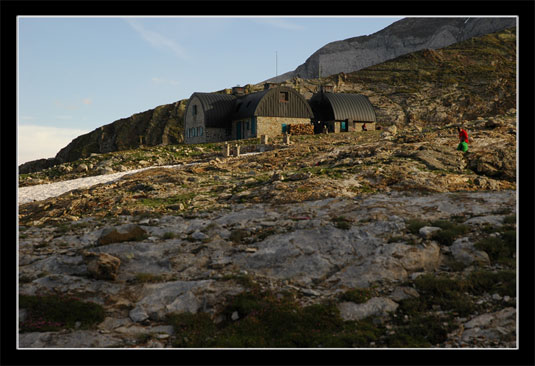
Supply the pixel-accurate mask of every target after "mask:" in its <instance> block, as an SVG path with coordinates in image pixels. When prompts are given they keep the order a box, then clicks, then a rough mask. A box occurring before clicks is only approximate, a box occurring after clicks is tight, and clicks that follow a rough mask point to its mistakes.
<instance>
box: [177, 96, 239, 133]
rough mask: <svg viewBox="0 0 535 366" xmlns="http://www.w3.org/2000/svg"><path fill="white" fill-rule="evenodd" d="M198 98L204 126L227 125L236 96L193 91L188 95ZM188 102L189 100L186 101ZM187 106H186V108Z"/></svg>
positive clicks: (219, 126) (223, 126) (222, 126)
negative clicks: (202, 112)
mask: <svg viewBox="0 0 535 366" xmlns="http://www.w3.org/2000/svg"><path fill="white" fill-rule="evenodd" d="M194 96H196V97H197V98H199V100H200V101H201V104H202V108H203V111H204V120H205V126H206V127H217V128H225V127H227V125H228V123H229V121H230V117H231V115H232V112H233V111H234V102H235V101H236V97H235V96H234V95H230V94H216V93H193V94H192V95H191V97H190V99H189V100H190V101H191V100H192V98H193V97H194ZM188 104H189V101H188ZM187 108H188V106H186V109H187Z"/></svg>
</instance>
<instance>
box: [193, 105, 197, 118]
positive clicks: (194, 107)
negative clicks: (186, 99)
mask: <svg viewBox="0 0 535 366" xmlns="http://www.w3.org/2000/svg"><path fill="white" fill-rule="evenodd" d="M193 115H194V116H196V115H197V106H196V105H194V106H193Z"/></svg>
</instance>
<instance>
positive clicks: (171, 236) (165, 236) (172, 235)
mask: <svg viewBox="0 0 535 366" xmlns="http://www.w3.org/2000/svg"><path fill="white" fill-rule="evenodd" d="M176 237H178V235H177V234H176V233H173V232H172V231H168V232H166V233H165V234H163V235H162V239H164V240H169V239H174V238H176Z"/></svg>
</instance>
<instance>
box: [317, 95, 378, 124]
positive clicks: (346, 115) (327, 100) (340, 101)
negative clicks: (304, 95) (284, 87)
mask: <svg viewBox="0 0 535 366" xmlns="http://www.w3.org/2000/svg"><path fill="white" fill-rule="evenodd" d="M310 105H311V106H312V109H313V110H314V113H315V117H316V118H317V119H320V120H335V121H343V120H346V119H347V120H350V121H363V122H375V121H376V115H375V110H374V108H373V105H372V104H371V103H370V101H369V100H368V98H367V97H366V96H364V95H361V94H345V93H318V94H315V95H314V96H313V97H312V98H311V99H310Z"/></svg>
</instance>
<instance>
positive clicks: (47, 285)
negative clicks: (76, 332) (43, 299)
mask: <svg viewBox="0 0 535 366" xmlns="http://www.w3.org/2000/svg"><path fill="white" fill-rule="evenodd" d="M42 290H45V291H46V292H52V291H54V292H59V293H67V292H83V293H94V294H96V295H98V296H105V295H115V294H117V293H119V292H120V291H121V290H122V285H120V284H117V283H112V282H110V281H101V280H93V279H87V278H83V277H77V276H69V275H48V276H44V277H41V278H38V279H36V280H34V281H33V282H31V283H25V284H20V287H19V292H20V293H22V294H25V295H35V294H36V293H37V292H38V291H42Z"/></svg>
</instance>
